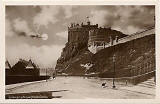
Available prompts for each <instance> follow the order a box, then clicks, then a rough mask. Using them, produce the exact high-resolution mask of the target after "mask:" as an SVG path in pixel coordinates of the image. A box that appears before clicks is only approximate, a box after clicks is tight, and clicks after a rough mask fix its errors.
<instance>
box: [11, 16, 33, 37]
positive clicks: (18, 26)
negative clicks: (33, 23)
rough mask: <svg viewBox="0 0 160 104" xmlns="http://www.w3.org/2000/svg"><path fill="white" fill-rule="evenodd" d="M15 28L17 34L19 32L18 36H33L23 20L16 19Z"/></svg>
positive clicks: (14, 21)
mask: <svg viewBox="0 0 160 104" xmlns="http://www.w3.org/2000/svg"><path fill="white" fill-rule="evenodd" d="M13 28H14V30H15V31H16V32H18V35H20V36H27V35H28V36H29V35H32V34H33V32H32V31H31V29H30V28H29V26H28V24H27V21H25V20H22V19H21V18H16V19H15V20H13Z"/></svg>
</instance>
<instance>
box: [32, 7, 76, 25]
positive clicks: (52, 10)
mask: <svg viewBox="0 0 160 104" xmlns="http://www.w3.org/2000/svg"><path fill="white" fill-rule="evenodd" d="M40 8H41V11H40V12H39V13H38V14H37V15H36V16H35V17H34V18H33V23H34V24H37V25H39V26H45V27H48V24H49V23H52V24H55V23H56V22H58V21H59V18H58V17H57V16H58V14H59V13H60V12H61V10H63V11H64V17H65V18H70V17H72V15H73V14H72V6H40ZM62 17H63V16H62Z"/></svg>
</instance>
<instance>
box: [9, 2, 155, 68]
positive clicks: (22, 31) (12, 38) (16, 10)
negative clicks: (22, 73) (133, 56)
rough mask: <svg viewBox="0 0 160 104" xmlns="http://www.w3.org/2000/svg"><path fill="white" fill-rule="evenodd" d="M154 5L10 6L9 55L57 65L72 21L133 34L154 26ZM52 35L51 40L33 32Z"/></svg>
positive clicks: (45, 64)
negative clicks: (88, 22)
mask: <svg viewBox="0 0 160 104" xmlns="http://www.w3.org/2000/svg"><path fill="white" fill-rule="evenodd" d="M154 15H155V8H154V6H132V5H130V6H117V5H116V6H102V5H100V6H96V5H93V6H78V5H75V6H65V5H63V6H58V5H57V6H7V7H6V58H7V59H8V60H9V61H10V62H11V64H14V63H15V62H16V61H17V60H18V59H19V58H25V59H29V58H31V59H32V60H34V61H35V62H36V63H37V64H38V65H39V66H42V67H54V66H55V63H56V60H57V58H58V57H59V56H60V54H61V51H62V50H61V49H62V48H63V47H64V45H65V43H66V42H67V27H68V26H69V24H70V23H71V22H75V23H81V22H84V23H85V22H86V21H87V19H86V17H87V16H89V17H90V18H89V19H90V21H91V24H99V26H101V27H104V26H105V27H111V28H113V29H116V30H119V31H122V32H123V33H125V34H132V33H135V32H137V31H141V30H143V29H145V28H147V27H150V26H153V25H154ZM37 31H38V33H39V34H48V40H41V39H33V38H30V37H29V36H30V35H33V34H36V33H37Z"/></svg>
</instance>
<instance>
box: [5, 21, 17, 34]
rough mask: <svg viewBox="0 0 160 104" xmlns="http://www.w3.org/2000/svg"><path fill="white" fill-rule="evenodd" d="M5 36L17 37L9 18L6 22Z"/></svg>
mask: <svg viewBox="0 0 160 104" xmlns="http://www.w3.org/2000/svg"><path fill="white" fill-rule="evenodd" d="M5 35H6V36H8V37H11V36H13V35H15V32H14V31H13V27H12V25H11V21H10V20H9V19H7V18H6V20H5Z"/></svg>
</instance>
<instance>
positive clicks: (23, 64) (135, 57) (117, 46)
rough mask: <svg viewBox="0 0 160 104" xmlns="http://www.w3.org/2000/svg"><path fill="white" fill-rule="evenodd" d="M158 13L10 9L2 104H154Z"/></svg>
mask: <svg viewBox="0 0 160 104" xmlns="http://www.w3.org/2000/svg"><path fill="white" fill-rule="evenodd" d="M155 37H156V36H155V5H6V6H5V99H96V98H98V99H155V96H156V74H155V72H156V65H155V63H156V59H155V57H156V56H155Z"/></svg>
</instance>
